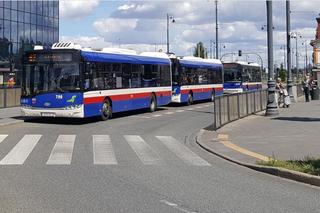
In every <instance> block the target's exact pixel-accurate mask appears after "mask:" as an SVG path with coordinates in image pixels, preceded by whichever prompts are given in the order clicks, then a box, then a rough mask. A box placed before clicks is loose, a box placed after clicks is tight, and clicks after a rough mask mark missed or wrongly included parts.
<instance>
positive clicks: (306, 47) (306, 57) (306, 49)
mask: <svg viewBox="0 0 320 213" xmlns="http://www.w3.org/2000/svg"><path fill="white" fill-rule="evenodd" d="M302 45H304V46H305V51H306V56H305V59H306V64H305V66H306V68H305V72H306V73H307V72H308V41H307V40H305V41H303V43H302ZM306 73H305V74H306Z"/></svg>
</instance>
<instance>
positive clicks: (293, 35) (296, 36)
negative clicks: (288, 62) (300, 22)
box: [291, 32, 302, 76]
mask: <svg viewBox="0 0 320 213" xmlns="http://www.w3.org/2000/svg"><path fill="white" fill-rule="evenodd" d="M291 38H294V39H295V40H296V52H295V56H296V69H297V72H296V75H297V76H298V73H299V52H298V38H302V35H300V33H299V32H292V33H291Z"/></svg>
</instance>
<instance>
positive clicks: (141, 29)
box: [60, 0, 320, 68]
mask: <svg viewBox="0 0 320 213" xmlns="http://www.w3.org/2000/svg"><path fill="white" fill-rule="evenodd" d="M316 8H320V0H291V31H292V32H295V33H296V34H297V35H299V36H298V40H297V41H298V42H297V44H298V45H297V48H298V55H299V60H298V63H299V67H300V68H302V67H304V64H305V58H306V57H305V56H306V48H305V45H303V44H305V43H307V44H308V45H307V54H308V57H309V61H310V60H311V55H312V47H311V46H310V45H309V43H310V40H312V39H314V37H315V32H316V27H317V22H316V20H315V18H316V17H318V16H319V13H320V10H319V9H318V10H317V9H316ZM167 14H169V15H170V16H172V17H173V18H174V20H175V22H174V23H172V22H170V25H169V29H170V52H174V53H176V55H191V54H192V53H193V49H194V47H195V45H196V43H197V42H200V41H201V42H203V43H204V46H205V47H206V48H207V49H208V52H209V56H210V55H211V54H210V52H211V51H210V49H211V48H210V47H211V46H212V45H210V44H211V42H210V40H211V41H212V40H215V32H216V31H215V1H214V0H186V1H184V0H172V1H169V0H140V1H125V0H109V1H103V0H60V41H69V42H76V43H79V44H81V45H82V46H83V47H92V48H103V47H120V48H126V49H133V50H136V51H137V52H144V51H159V50H162V51H166V29H167V28H166V17H167ZM285 14H286V13H285V1H284V0H274V1H273V22H274V23H273V25H274V54H275V57H274V58H275V64H276V65H278V66H280V64H281V63H284V59H285V58H284V45H285V44H286V16H285ZM218 19H219V21H218V23H219V24H218V28H219V43H220V44H219V46H220V47H221V54H220V56H221V55H223V54H226V53H231V52H234V53H237V52H238V50H242V52H243V53H256V54H259V55H261V57H262V58H263V60H264V64H267V32H266V24H267V20H266V19H267V18H266V2H265V0H219V1H218ZM292 45H293V46H292V47H293V51H294V52H295V47H296V46H295V45H296V42H295V39H293V42H292ZM236 59H239V60H248V61H251V62H259V60H258V58H257V57H256V56H255V55H248V56H245V55H244V56H242V57H240V58H239V57H238V56H237V55H235V56H234V57H233V60H236ZM224 60H232V58H231V55H229V56H226V57H225V58H224ZM293 64H294V65H295V64H296V60H295V57H294V59H293Z"/></svg>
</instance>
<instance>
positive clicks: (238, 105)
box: [213, 89, 268, 130]
mask: <svg viewBox="0 0 320 213" xmlns="http://www.w3.org/2000/svg"><path fill="white" fill-rule="evenodd" d="M267 95H268V91H267V90H266V89H265V90H259V91H252V92H244V93H236V94H231V95H223V96H219V97H215V104H214V124H213V128H214V130H217V129H219V128H221V127H222V126H224V125H226V124H228V123H230V122H232V121H236V120H239V119H241V118H244V117H246V116H248V115H251V114H254V113H257V112H261V111H263V110H265V109H266V106H267Z"/></svg>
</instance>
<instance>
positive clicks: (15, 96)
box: [0, 88, 21, 108]
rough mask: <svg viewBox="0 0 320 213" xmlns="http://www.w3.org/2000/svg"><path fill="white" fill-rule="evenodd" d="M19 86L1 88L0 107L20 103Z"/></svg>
mask: <svg viewBox="0 0 320 213" xmlns="http://www.w3.org/2000/svg"><path fill="white" fill-rule="evenodd" d="M20 96H21V88H1V89H0V108H4V107H14V106H19V105H20Z"/></svg>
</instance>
